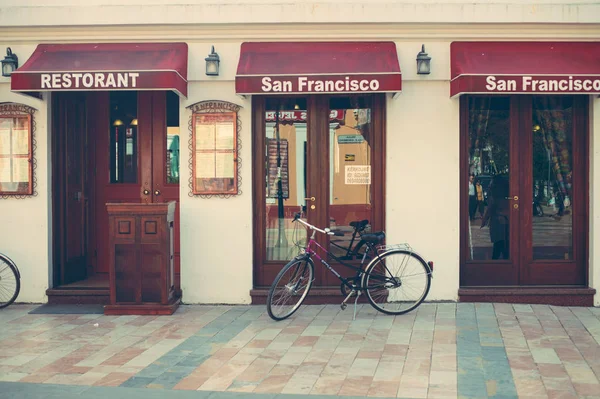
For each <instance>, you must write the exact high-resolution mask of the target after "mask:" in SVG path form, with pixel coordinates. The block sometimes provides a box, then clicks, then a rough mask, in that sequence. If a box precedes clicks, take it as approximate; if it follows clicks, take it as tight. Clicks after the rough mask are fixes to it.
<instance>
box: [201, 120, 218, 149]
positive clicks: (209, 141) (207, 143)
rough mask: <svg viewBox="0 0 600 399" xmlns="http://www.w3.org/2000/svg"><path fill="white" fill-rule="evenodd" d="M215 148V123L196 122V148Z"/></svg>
mask: <svg viewBox="0 0 600 399" xmlns="http://www.w3.org/2000/svg"><path fill="white" fill-rule="evenodd" d="M214 148H215V125H212V124H211V125H206V124H203V123H196V150H213V149H214Z"/></svg>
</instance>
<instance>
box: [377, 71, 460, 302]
mask: <svg viewBox="0 0 600 399" xmlns="http://www.w3.org/2000/svg"><path fill="white" fill-rule="evenodd" d="M402 86H403V90H402V95H401V96H399V97H398V98H397V99H396V100H389V101H388V107H387V112H388V122H387V144H386V151H387V155H386V173H387V175H386V190H387V192H386V220H385V225H386V227H385V229H386V234H387V239H386V241H387V242H388V243H405V242H407V243H409V244H410V245H411V246H412V247H413V249H414V250H415V251H416V252H419V253H421V254H422V255H423V256H424V257H425V258H426V259H427V260H431V261H433V262H434V279H433V281H432V286H431V291H430V294H429V296H428V300H456V299H458V295H457V294H458V275H459V237H460V236H459V219H458V216H459V199H460V198H459V197H460V195H459V162H458V158H459V157H458V154H459V119H458V118H459V104H458V100H455V99H449V98H448V97H449V93H450V84H449V82H447V81H428V82H415V81H405V82H403V84H402Z"/></svg>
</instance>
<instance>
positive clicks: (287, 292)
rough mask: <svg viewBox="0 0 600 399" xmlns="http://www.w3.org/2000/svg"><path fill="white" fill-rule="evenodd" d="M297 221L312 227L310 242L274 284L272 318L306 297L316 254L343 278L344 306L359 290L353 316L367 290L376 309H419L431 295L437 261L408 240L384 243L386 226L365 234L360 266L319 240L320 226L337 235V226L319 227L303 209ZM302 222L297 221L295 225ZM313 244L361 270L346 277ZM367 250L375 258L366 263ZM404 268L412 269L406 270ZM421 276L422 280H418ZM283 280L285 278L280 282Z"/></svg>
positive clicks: (269, 301)
mask: <svg viewBox="0 0 600 399" xmlns="http://www.w3.org/2000/svg"><path fill="white" fill-rule="evenodd" d="M293 222H294V223H297V222H300V223H301V224H303V225H304V226H305V227H306V228H307V229H308V230H309V231H312V234H311V235H310V239H309V240H308V243H307V244H306V245H305V246H301V245H299V244H298V243H296V245H297V246H298V247H300V254H299V255H297V256H296V257H295V258H294V259H292V260H291V261H290V262H288V263H287V264H286V265H285V266H284V267H283V269H281V271H280V272H279V273H278V274H277V276H276V277H275V281H273V284H272V285H271V288H270V289H269V294H268V296H267V312H268V314H269V317H271V318H272V319H273V320H275V321H280V320H284V319H286V318H288V317H290V316H291V315H292V314H294V312H296V311H297V310H298V309H299V308H300V306H301V305H302V302H304V300H305V299H306V297H307V295H308V293H309V291H310V289H311V287H312V283H313V281H314V269H315V265H314V262H313V260H312V258H313V257H315V258H316V259H317V260H319V261H320V262H321V263H322V264H323V265H325V267H326V268H327V269H328V270H329V271H330V272H331V273H333V274H334V275H335V276H336V277H337V278H338V279H339V280H340V282H341V285H340V288H341V291H342V294H343V295H346V298H345V299H344V300H343V301H342V303H341V305H340V307H341V308H342V310H344V309H346V307H347V304H346V302H347V301H348V300H349V299H350V298H351V297H352V296H353V295H356V299H355V301H354V318H356V305H357V303H358V299H359V297H360V295H362V292H363V291H364V292H365V295H366V296H367V299H368V300H369V303H370V304H371V305H372V306H373V307H374V308H375V309H376V310H377V311H379V312H382V313H385V314H390V315H401V314H405V313H408V312H410V311H412V310H414V309H416V308H417V307H418V306H419V305H420V304H421V303H422V302H423V301H424V300H425V298H426V297H427V294H428V293H429V288H430V287H431V278H432V273H433V262H431V261H429V262H426V261H425V260H424V259H423V257H422V256H421V255H419V254H417V253H416V252H414V251H413V250H412V248H411V247H410V246H409V245H408V244H399V245H384V244H381V243H382V241H383V240H384V238H385V234H384V233H383V232H376V233H365V234H362V235H361V239H362V240H364V241H365V243H366V245H367V251H365V254H364V255H363V258H362V260H361V262H360V265H359V266H358V267H357V266H354V265H351V264H348V263H345V262H344V261H343V260H341V259H340V258H339V257H336V256H335V255H334V254H332V253H331V252H330V251H328V250H327V249H325V248H323V247H322V246H321V245H319V243H317V242H316V241H315V234H316V233H317V232H319V233H322V234H327V235H336V232H335V231H332V230H331V229H329V228H324V229H320V228H318V227H316V226H313V225H311V224H309V223H308V222H305V221H304V220H302V219H301V213H297V214H296V215H295V216H294V219H293ZM297 226H298V225H297V224H296V225H295V230H296V229H297ZM294 237H297V231H295V232H294ZM313 247H316V248H318V249H320V250H321V251H323V252H324V253H326V254H327V255H329V256H331V257H332V258H333V259H335V260H336V261H337V262H338V263H340V264H341V265H343V266H345V267H347V268H351V269H353V270H355V271H356V274H355V275H354V276H353V277H350V278H344V277H342V276H341V275H340V273H338V272H337V271H336V270H335V269H334V268H333V267H332V266H331V265H330V264H329V263H328V262H327V261H326V260H325V259H323V258H322V257H321V256H319V254H318V253H317V252H316V248H313ZM367 252H370V253H372V254H373V258H372V259H371V260H370V261H369V263H368V264H367V266H366V267H364V268H363V266H364V264H365V259H366V257H367V256H366V254H367ZM405 272H408V273H409V274H406V275H405V274H404V273H405ZM288 275H289V276H288ZM417 279H418V280H419V281H416V280H417ZM413 280H415V282H416V283H417V284H419V283H420V285H422V287H420V288H416V289H415V288H411V282H412V281H413ZM280 283H282V286H281V287H280ZM400 288H402V289H400ZM288 302H289V303H288Z"/></svg>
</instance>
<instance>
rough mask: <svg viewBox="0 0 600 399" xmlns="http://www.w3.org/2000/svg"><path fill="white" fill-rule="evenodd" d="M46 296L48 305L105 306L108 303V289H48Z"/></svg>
mask: <svg viewBox="0 0 600 399" xmlns="http://www.w3.org/2000/svg"><path fill="white" fill-rule="evenodd" d="M46 295H48V303H50V304H82V305H92V304H99V305H107V304H108V303H109V302H110V296H109V291H108V288H95V289H94V288H79V289H77V288H70V289H67V288H49V289H47V290H46Z"/></svg>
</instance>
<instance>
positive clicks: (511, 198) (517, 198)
mask: <svg viewBox="0 0 600 399" xmlns="http://www.w3.org/2000/svg"><path fill="white" fill-rule="evenodd" d="M506 199H507V200H511V201H518V200H519V196H518V195H515V196H514V197H506Z"/></svg>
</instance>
